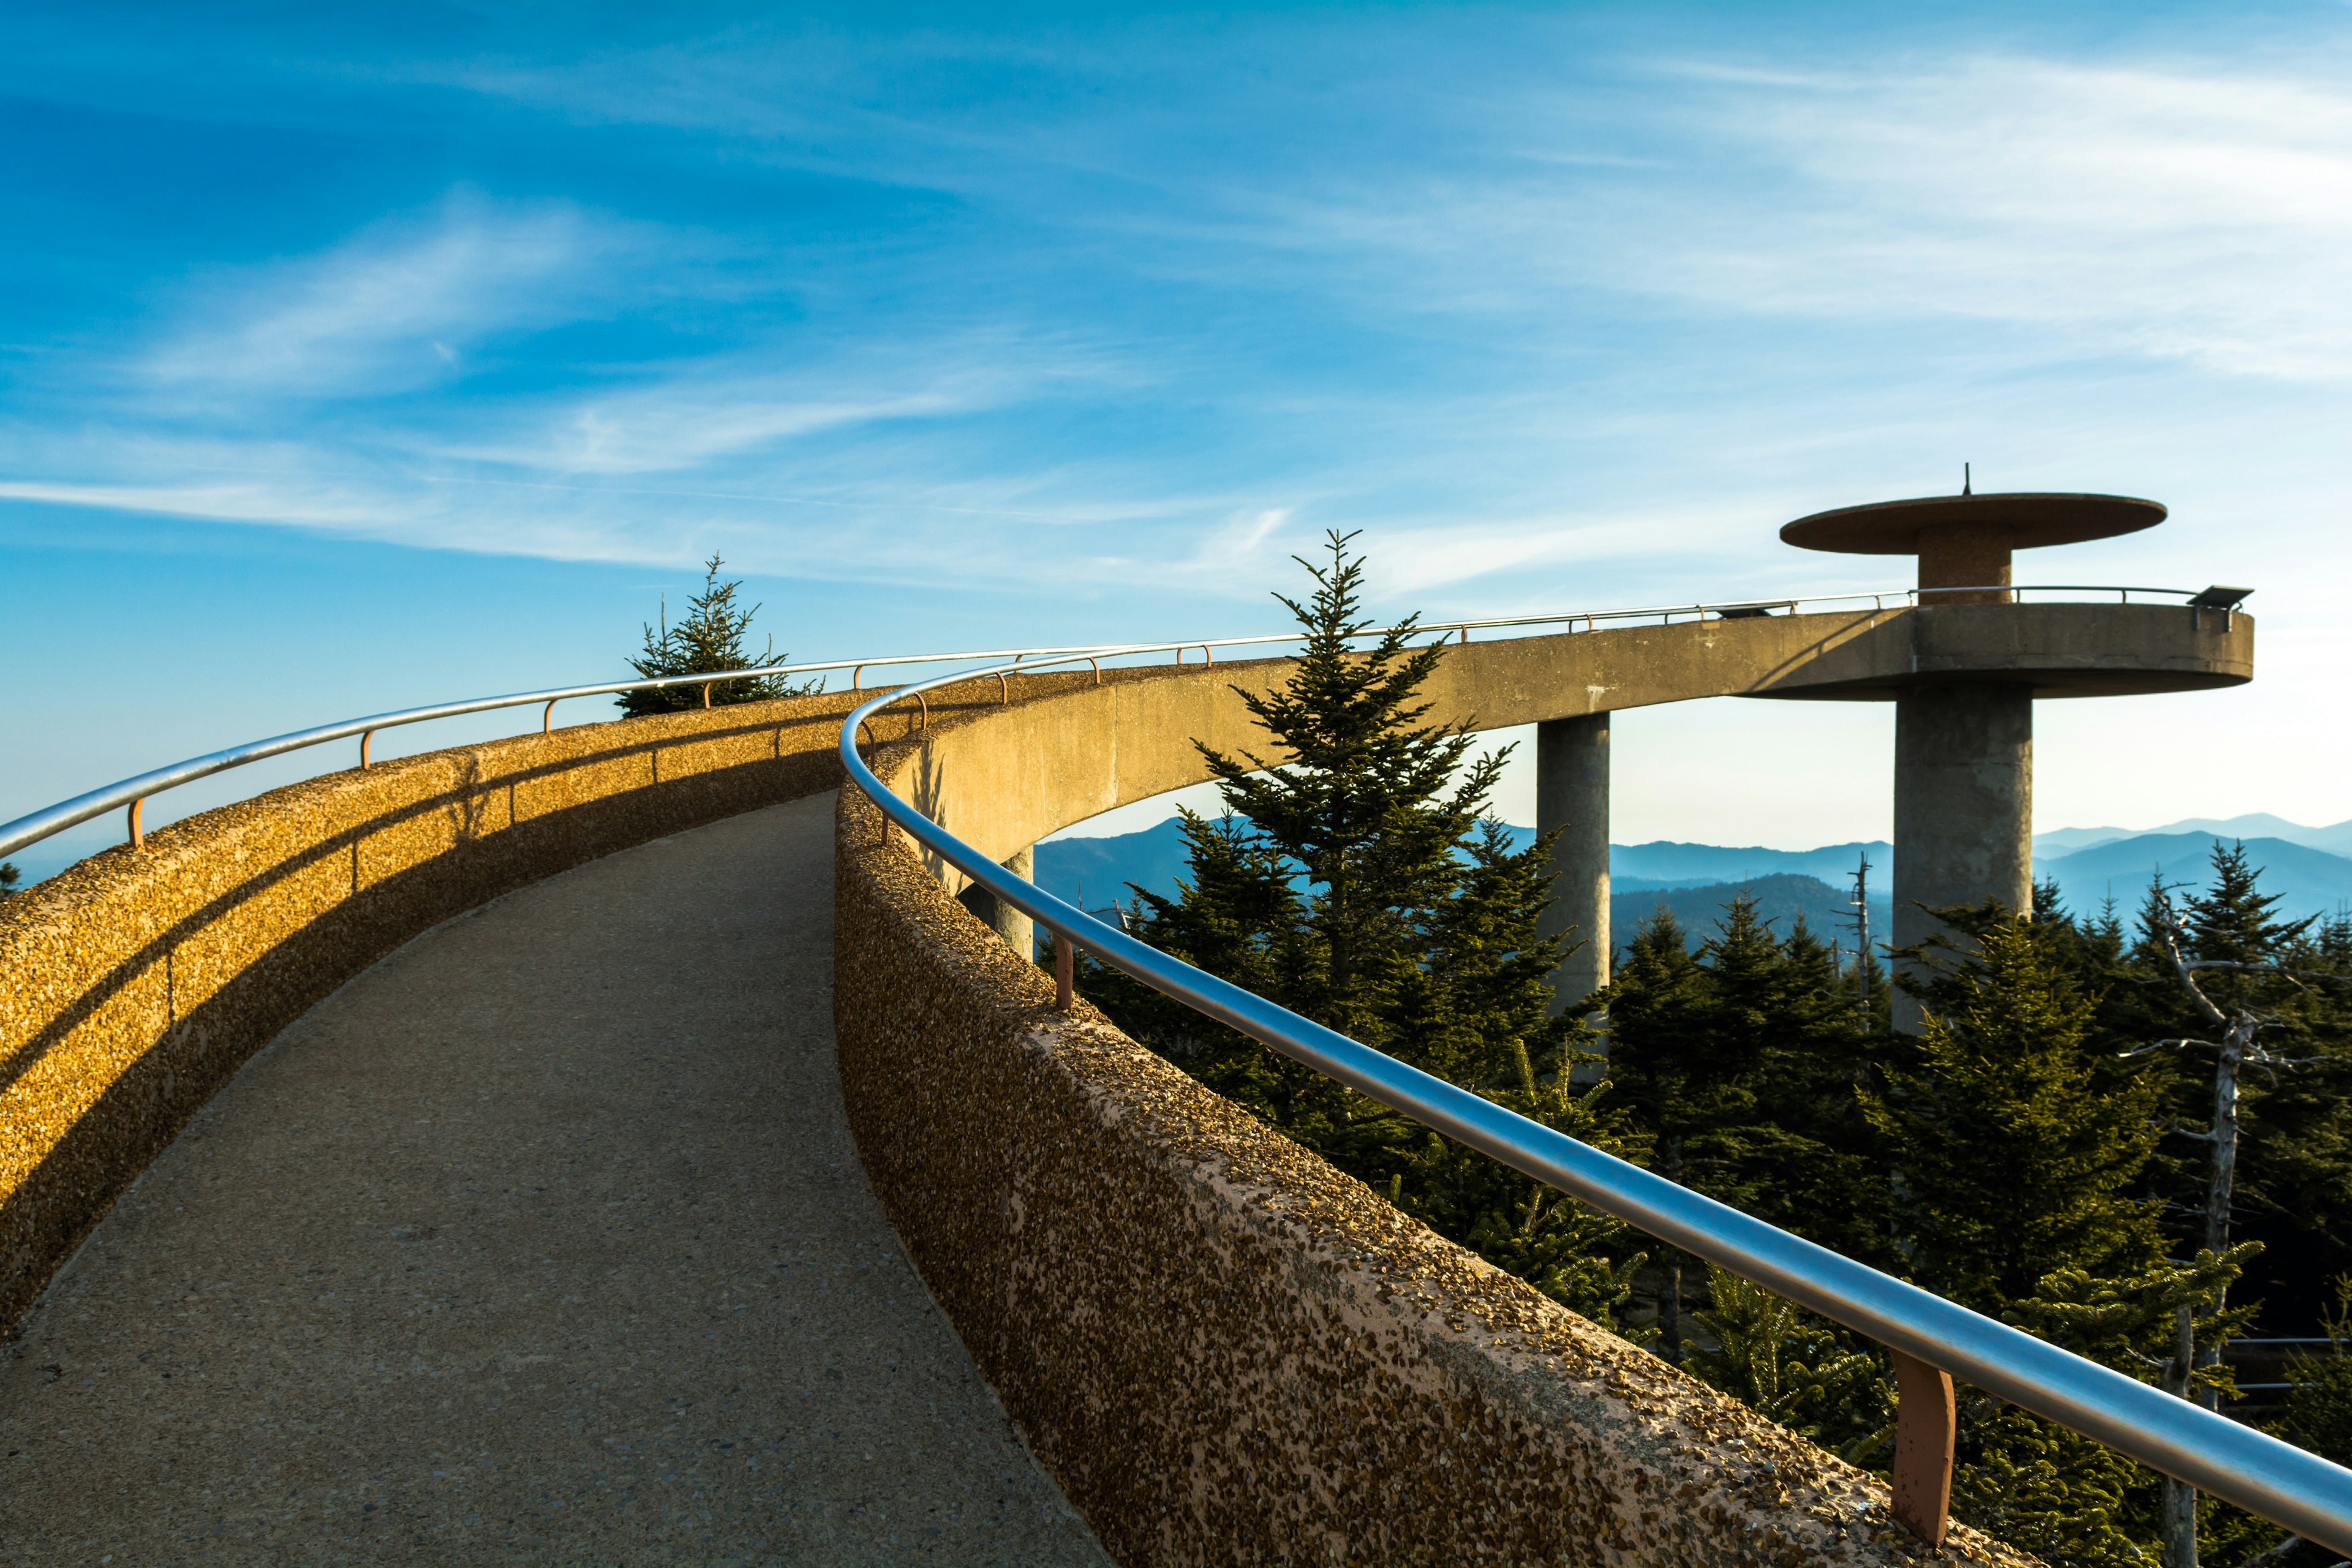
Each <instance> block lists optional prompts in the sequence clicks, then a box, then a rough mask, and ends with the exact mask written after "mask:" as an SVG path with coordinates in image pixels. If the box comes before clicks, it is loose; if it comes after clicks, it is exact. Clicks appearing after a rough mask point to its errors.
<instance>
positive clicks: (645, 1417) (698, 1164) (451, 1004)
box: [0, 795, 1108, 1565]
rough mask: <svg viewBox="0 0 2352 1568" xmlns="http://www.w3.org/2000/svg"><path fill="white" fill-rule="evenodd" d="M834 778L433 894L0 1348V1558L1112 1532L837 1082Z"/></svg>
mask: <svg viewBox="0 0 2352 1568" xmlns="http://www.w3.org/2000/svg"><path fill="white" fill-rule="evenodd" d="M832 852H833V797H832V796H831V795H824V796H820V797H815V798H812V799H807V800H802V801H796V802H793V803H791V804H789V805H780V806H774V807H771V808H769V809H766V810H763V811H758V812H753V813H750V814H748V815H745V816H740V817H734V818H730V819H729V820H727V821H723V822H719V823H716V824H713V825H711V826H707V827H701V828H698V829H695V830H694V831H692V832H688V833H683V834H679V835H677V836H676V837H670V838H666V839H661V840H657V841H656V842H654V843H650V844H646V845H643V846H640V847H637V848H635V849H631V850H627V851H625V852H623V853H621V854H617V855H614V856H611V857H609V858H605V859H603V860H599V861H596V862H594V863H593V864H591V865H588V866H584V867H582V868H579V869H576V870H573V871H570V872H567V873H565V874H563V875H561V876H558V877H554V878H551V879H548V880H546V881H544V882H541V883H538V884H536V885H534V886H531V887H529V888H526V889H521V890H520V891H518V892H515V893H512V894H509V896H507V897H506V898H503V899H500V900H498V901H496V902H494V903H491V904H488V905H486V906H485V907H483V908H482V909H480V910H475V911H473V912H472V913H470V914H467V915H465V916H461V917H459V918H458V919H456V920H453V921H448V922H446V924H444V925H441V926H439V927H436V928H435V929H434V930H433V931H429V932H427V933H426V934H425V935H424V936H422V937H420V938H418V939H417V940H416V941H415V942H411V943H409V944H408V945H407V946H405V947H404V948H402V949H401V950H400V951H399V952H395V953H394V954H392V955H391V956H389V957H387V958H386V959H384V960H383V962H381V963H377V964H376V965H375V966H374V967H373V968H372V969H370V970H369V971H367V972H366V973H363V974H362V975H361V976H359V977H358V978H357V979H355V980H353V981H352V983H351V984H348V985H346V986H344V987H343V988H342V989H341V991H339V992H337V993H336V994H334V995H333V996H331V998H329V999H328V1000H327V1001H326V1002H324V1003H322V1004H321V1005H319V1006H318V1007H317V1008H315V1009H313V1010H312V1011H311V1012H310V1014H309V1015H308V1016H305V1017H304V1018H303V1019H302V1020H301V1021H300V1022H299V1023H298V1024H297V1025H295V1026H293V1027H292V1028H290V1029H289V1030H288V1031H287V1032H286V1033H285V1034H284V1035H283V1036H281V1037H279V1038H278V1040H277V1041H275V1042H274V1043H273V1044H271V1045H270V1046H269V1047H267V1048H266V1049H265V1050H263V1051H262V1052H261V1053H260V1054H258V1055H257V1056H256V1057H255V1058H253V1060H252V1061H251V1062H249V1063H248V1064H247V1066H246V1068H244V1070H243V1071H242V1072H240V1073H239V1074H238V1076H237V1077H236V1079H234V1080H233V1081H232V1082H231V1083H230V1084H229V1085H228V1087H227V1088H226V1089H224V1090H223V1091H222V1092H221V1093H220V1094H219V1095H218V1096H217V1097H216V1098H215V1100H213V1101H212V1103H211V1104H210V1105H208V1106H207V1107H206V1108H205V1110H203V1111H201V1112H200V1113H199V1114H198V1115H197V1116H196V1118H195V1119H194V1121H193V1122H192V1123H191V1124H190V1125H189V1127H188V1129H187V1130H186V1131H185V1132H184V1133H183V1134H182V1136H181V1137H180V1138H179V1140H178V1141H177V1142H174V1143H173V1145H172V1147H171V1148H170V1149H169V1150H167V1151H166V1152H165V1153H164V1154H163V1157H162V1158H161V1159H160V1160H158V1161H157V1162H156V1163H155V1164H154V1166H153V1167H152V1169H150V1170H149V1171H148V1172H147V1173H146V1174H145V1175H143V1176H142V1177H141V1178H140V1180H139V1182H138V1183H137V1184H135V1185H134V1186H133V1187H132V1188H131V1191H130V1192H129V1193H128V1194H125V1195H124V1197H123V1198H122V1200H121V1202H120V1203H119V1204H118V1205H116V1206H115V1208H114V1209H113V1211H112V1212H111V1213H110V1214H109V1215H107V1217H106V1219H105V1220H104V1221H103V1222H102V1223H101V1224H100V1226H99V1227H98V1229H97V1230H96V1231H95V1232H94V1233H93V1234H92V1236H91V1237H90V1238H89V1241H88V1242H87V1243H86V1244H85V1245H84V1246H83V1247H82V1248H81V1249H80V1251H79V1253H78V1254H77V1255H76V1256H75V1258H73V1260H72V1261H71V1262H70V1263H69V1264H68V1266H67V1267H66V1268H65V1269H64V1270H63V1271H62V1272H61V1273H60V1274H59V1276H58V1279H56V1281H55V1282H54V1283H53V1284H52V1285H51V1286H50V1288H49V1289H48V1291H47V1294H46V1295H45V1296H44V1297H43V1299H42V1300H41V1301H40V1303H39V1305H38V1306H37V1307H36V1308H35V1309H34V1310H33V1311H32V1312H31V1313H30V1314H29V1315H28V1317H27V1318H26V1321H25V1324H24V1326H23V1329H22V1331H21V1334H20V1335H19V1337H18V1338H17V1339H16V1341H15V1342H13V1343H12V1344H10V1345H9V1346H8V1347H7V1350H6V1353H5V1355H0V1563H116V1564H123V1565H128V1564H131V1563H367V1562H429V1563H953V1564H965V1563H971V1564H981V1563H1006V1564H1012V1563H1019V1564H1024V1565H1029V1564H1063V1563H1069V1564H1078V1563H1085V1564H1097V1565H1098V1564H1105V1563H1108V1558H1107V1557H1105V1556H1104V1554H1103V1552H1102V1551H1101V1549H1100V1548H1099V1547H1098V1546H1097V1544H1096V1543H1095V1542H1094V1539H1093V1537H1092V1536H1091V1535H1090V1534H1089V1533H1088V1531H1087V1528H1086V1526H1085V1525H1084V1524H1083V1523H1082V1522H1081V1521H1079V1520H1078V1519H1077V1518H1076V1515H1075V1514H1074V1513H1073V1512H1072V1511H1071V1510H1070V1509H1069V1507H1068V1506H1067V1505H1066V1503H1065V1502H1064V1500H1062V1497H1061V1495H1060V1493H1059V1492H1058V1491H1057V1490H1056V1489H1055V1486H1054V1484H1053V1482H1052V1481H1051V1480H1050V1479H1047V1478H1046V1477H1045V1475H1044V1474H1043V1472H1042V1471H1040V1470H1039V1469H1038V1468H1037V1467H1036V1465H1035V1464H1034V1462H1033V1461H1032V1460H1031V1458H1029V1456H1028V1453H1027V1451H1026V1450H1025V1449H1024V1447H1022V1445H1021V1441H1020V1439H1019V1437H1018V1436H1017V1434H1016V1433H1015V1432H1014V1431H1013V1428H1012V1426H1011V1424H1010V1423H1009V1422H1008V1421H1007V1420H1006V1419H1005V1417H1004V1415H1003V1412H1002V1411H1001V1409H1000V1408H999V1407H998V1405H997V1404H996V1402H995V1399H994V1397H993V1395H992V1394H990V1392H989V1390H988V1387H987V1385H986V1384H984V1383H983V1382H982V1379H981V1377H980V1375H979V1373H977V1372H976V1371H974V1369H973V1367H972V1365H971V1361H970V1359H969V1357H968V1356H967V1355H966V1354H965V1352H964V1350H963V1347H962V1345H961V1343H960V1342H958V1340H957V1339H956V1336H955V1333H954V1331H953V1330H952V1329H950V1327H949V1326H948V1323H947V1321H946V1320H945V1319H944V1318H943V1317H942V1316H941V1315H940V1311H939V1310H938V1309H937V1308H936V1307H935V1306H934V1305H933V1303H932V1301H931V1300H930V1298H929V1295H928V1294H927V1293H926V1292H925V1290H924V1289H923V1285H922V1283H921V1281H920V1280H919V1279H918V1278H917V1277H916V1275H915V1273H914V1271H913V1269H912V1268H910V1267H909V1266H908V1263H907V1260H906V1258H905V1256H904V1255H903V1253H902V1252H901V1251H900V1249H899V1247H898V1239H897V1237H896V1236H895V1235H894V1234H893V1232H892V1231H891V1228H890V1226H889V1224H888V1222H887V1220H886V1219H885V1218H884V1217H883V1215H882V1211H881V1208H880V1206H879V1205H878V1204H877V1201H876V1199H875V1196H874V1194H873V1192H872V1191H871V1189H870V1188H869V1187H868V1186H867V1184H866V1176H865V1173H864V1171H863V1169H862V1168H861V1166H860V1165H859V1163H858V1159H857V1153H856V1149H855V1148H854V1147H853V1145H852V1143H851V1141H850V1136H849V1132H848V1129H847V1127H846V1125H845V1121H844V1120H843V1114H842V1108H841V1099H840V1091H839V1087H838V1083H837V1080H836V1076H835V1064H834V1049H833V999H832V973H833V958H832V952H833V948H832V923H833V872H832Z"/></svg>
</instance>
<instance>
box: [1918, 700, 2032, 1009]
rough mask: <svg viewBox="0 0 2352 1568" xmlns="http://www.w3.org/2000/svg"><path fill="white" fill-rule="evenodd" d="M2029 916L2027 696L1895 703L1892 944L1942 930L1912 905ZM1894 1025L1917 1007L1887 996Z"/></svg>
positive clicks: (2029, 713) (1921, 939)
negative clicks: (1982, 907)
mask: <svg viewBox="0 0 2352 1568" xmlns="http://www.w3.org/2000/svg"><path fill="white" fill-rule="evenodd" d="M1987 899H1998V900H2000V901H2001V902H2002V903H2004V904H2007V905H2008V906H2009V907H2010V908H2011V909H2014V910H2028V911H2030V910H2032V907H2033V690H2032V688H2031V687H2027V686H2010V685H1994V684H1991V683H1990V682H1987V683H1982V684H1979V683H1975V682H1969V683H1954V684H1950V685H1936V686H1921V687H1916V688H1914V689H1911V690H1908V691H1906V692H1905V693H1904V694H1903V695H1902V696H1901V697H1899V698H1897V699H1896V700H1895V933H1894V934H1895V946H1897V947H1907V946H1910V945H1911V944H1913V943H1915V942H1925V941H1926V940H1927V938H1928V936H1929V935H1930V934H1932V933H1934V932H1936V931H1943V930H1946V929H1948V928H1946V927H1945V926H1944V925H1943V924H1942V922H1941V921H1937V920H1936V919H1934V918H1933V917H1932V916H1930V915H1929V914H1928V913H1927V910H1923V909H1921V908H1920V907H1919V906H1920V905H1922V904H1925V905H1927V906H1928V908H1930V909H1944V908H1948V907H1950V906H1952V905H1954V904H1980V903H1982V902H1984V901H1985V900H1987ZM1919 1026H1920V1015H1919V1006H1918V1004H1917V1003H1916V1002H1913V1001H1911V1000H1910V999H1909V998H1908V997H1906V996H1905V995H1904V994H1903V993H1902V992H1901V991H1899V990H1898V991H1897V992H1896V993H1895V1027H1896V1028H1897V1029H1902V1030H1905V1031H1907V1032H1910V1033H1914V1034H1916V1033H1917V1032H1918V1029H1919Z"/></svg>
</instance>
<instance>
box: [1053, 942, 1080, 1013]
mask: <svg viewBox="0 0 2352 1568" xmlns="http://www.w3.org/2000/svg"><path fill="white" fill-rule="evenodd" d="M1077 968H1078V965H1077V958H1076V952H1075V950H1074V949H1073V948H1072V947H1071V946H1070V939H1069V938H1068V937H1066V936H1064V935H1063V934H1062V933H1061V932H1059V931H1055V933H1054V1010H1055V1012H1057V1013H1066V1012H1068V1011H1069V1010H1070V1004H1071V1002H1072V1000H1073V999H1074V997H1075V996H1076V991H1077Z"/></svg>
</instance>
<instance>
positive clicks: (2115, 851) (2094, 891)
mask: <svg viewBox="0 0 2352 1568" xmlns="http://www.w3.org/2000/svg"><path fill="white" fill-rule="evenodd" d="M2237 843H2242V844H2243V845H2244V846H2245V847H2246V858H2248V859H2249V860H2251V861H2252V862H2253V864H2254V865H2256V866H2258V867H2260V868H2262V873H2263V877H2262V889H2263V892H2265V893H2276V894H2278V895H2279V896H2280V897H2279V904H2278V910H2279V912H2280V913H2282V914H2284V915H2287V916H2290V917H2293V916H2300V915H2309V914H2319V915H2332V914H2335V913H2336V911H2337V910H2341V909H2344V908H2346V907H2347V906H2352V859H2347V858H2345V857H2344V856H2341V855H2331V854H2329V853H2328V852H2327V851H2326V850H2324V849H2315V848H2312V847H2309V846H2308V845H2304V844H2295V843H2292V842H2290V841H2288V840H2286V839H2284V838H2247V837H2241V836H2240V835H2238V834H2235V833H2230V834H2220V833H2211V832H2189V833H2139V834H2134V835H2133V836H2131V837H2128V838H2111V839H2105V840H2102V841H2100V842H2098V843H2095V844H2092V845H2089V846H2086V847H2084V848H2081V849H2076V850H2074V851H2073V852H2071V853H2069V854H2064V855H2058V856H2054V857H2052V858H2047V859H2037V860H2036V861H2035V863H2034V868H2033V874H2034V875H2035V876H2036V877H2037V878H2040V879H2044V880H2047V881H2052V882H2055V883H2057V884H2058V890H2059V892H2060V894H2061V895H2063V898H2064V899H2065V900H2066V907H2067V908H2068V909H2070V910H2073V911H2074V913H2075V914H2077V915H2096V914H2097V913H2098V912H2099V910H2100V909H2101V907H2102V906H2103V905H2104V904H2105V902H2106V900H2108V899H2109V898H2113V899H2114V900H2115V901H2116V909H2117V912H2119V913H2121V914H2122V915H2123V916H2125V918H2126V919H2128V918H2130V916H2131V915H2132V914H2133V913H2134V912H2135V911H2136V910H2138V908H2139V906H2140V901H2141V900H2142V899H2144V898H2145V897H2146V896H2147V889H2148V886H2149V884H2150V883H2151V882H2153V881H2154V880H2155V879H2157V878H2158V877H2162V878H2163V879H2164V880H2165V882H2166V883H2167V884H2168V885H2174V886H2178V887H2179V888H2180V889H2182V890H2184V891H2187V892H2202V891H2203V890H2204V889H2205V887H2206V885H2207V884H2208V883H2209V882H2210V880H2211V879H2212V861H2213V847H2214V846H2215V845H2216V844H2225V845H2226V844H2237Z"/></svg>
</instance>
